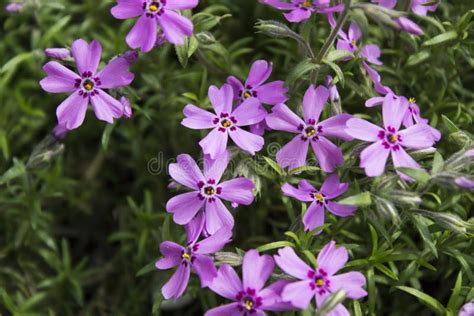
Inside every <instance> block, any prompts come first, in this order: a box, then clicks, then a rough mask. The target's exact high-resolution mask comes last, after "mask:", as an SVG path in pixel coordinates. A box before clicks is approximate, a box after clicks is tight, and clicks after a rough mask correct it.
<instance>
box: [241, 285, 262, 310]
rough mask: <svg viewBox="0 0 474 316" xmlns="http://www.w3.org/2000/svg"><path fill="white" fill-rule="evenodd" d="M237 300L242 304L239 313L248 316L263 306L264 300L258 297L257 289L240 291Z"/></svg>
mask: <svg viewBox="0 0 474 316" xmlns="http://www.w3.org/2000/svg"><path fill="white" fill-rule="evenodd" d="M235 298H236V300H237V301H238V302H239V303H240V305H239V306H238V308H239V311H241V312H245V313H248V314H254V313H256V312H257V309H258V308H259V307H260V306H261V305H262V298H261V297H260V296H258V295H257V293H256V291H255V289H252V288H247V290H246V291H240V292H239V293H238V294H237V295H236V296H235Z"/></svg>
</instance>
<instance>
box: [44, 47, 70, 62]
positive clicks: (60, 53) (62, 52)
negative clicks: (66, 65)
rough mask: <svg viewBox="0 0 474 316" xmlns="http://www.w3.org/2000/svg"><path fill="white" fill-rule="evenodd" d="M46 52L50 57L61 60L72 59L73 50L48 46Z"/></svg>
mask: <svg viewBox="0 0 474 316" xmlns="http://www.w3.org/2000/svg"><path fill="white" fill-rule="evenodd" d="M44 53H45V55H46V56H48V57H51V58H56V59H60V60H67V59H71V51H70V50H69V49H67V48H46V49H45V50H44Z"/></svg>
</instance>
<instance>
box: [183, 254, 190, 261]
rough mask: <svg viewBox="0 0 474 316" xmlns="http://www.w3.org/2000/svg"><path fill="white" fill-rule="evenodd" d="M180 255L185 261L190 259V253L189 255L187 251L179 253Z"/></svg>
mask: <svg viewBox="0 0 474 316" xmlns="http://www.w3.org/2000/svg"><path fill="white" fill-rule="evenodd" d="M181 257H182V258H183V259H184V260H186V261H189V260H191V255H190V254H189V253H187V252H185V253H183V254H182V255H181Z"/></svg>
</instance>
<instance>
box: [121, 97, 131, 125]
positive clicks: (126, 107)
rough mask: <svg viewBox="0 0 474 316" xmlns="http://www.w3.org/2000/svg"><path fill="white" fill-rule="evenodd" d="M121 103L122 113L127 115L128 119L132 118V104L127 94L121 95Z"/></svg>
mask: <svg viewBox="0 0 474 316" xmlns="http://www.w3.org/2000/svg"><path fill="white" fill-rule="evenodd" d="M120 103H121V104H122V106H123V112H122V115H123V116H125V117H126V118H128V119H129V118H131V117H132V106H131V105H130V100H129V99H128V98H127V97H125V96H121V97H120Z"/></svg>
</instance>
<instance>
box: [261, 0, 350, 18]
mask: <svg viewBox="0 0 474 316" xmlns="http://www.w3.org/2000/svg"><path fill="white" fill-rule="evenodd" d="M260 2H261V3H263V4H267V5H269V6H272V7H274V8H277V9H279V10H285V11H289V12H287V13H284V14H283V15H284V16H285V18H286V19H287V20H288V21H289V22H295V23H299V22H303V21H306V20H307V19H309V17H310V16H311V14H312V13H322V14H329V13H334V12H341V11H342V10H343V9H344V5H343V4H338V5H335V6H332V7H331V3H330V2H331V1H330V0H292V1H291V2H284V1H282V0H260Z"/></svg>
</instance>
